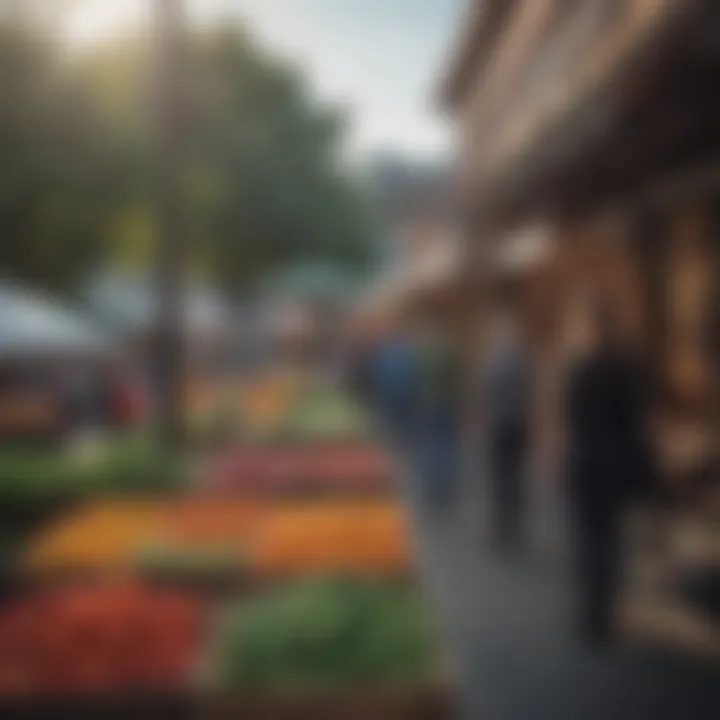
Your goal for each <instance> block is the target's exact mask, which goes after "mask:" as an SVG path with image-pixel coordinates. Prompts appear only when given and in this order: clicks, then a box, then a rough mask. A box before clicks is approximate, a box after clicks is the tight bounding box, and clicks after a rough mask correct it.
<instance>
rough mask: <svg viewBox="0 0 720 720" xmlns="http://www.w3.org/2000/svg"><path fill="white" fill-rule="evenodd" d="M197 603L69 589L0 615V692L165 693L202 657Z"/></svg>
mask: <svg viewBox="0 0 720 720" xmlns="http://www.w3.org/2000/svg"><path fill="white" fill-rule="evenodd" d="M200 619H201V616H200V612H199V607H198V604H197V602H196V601H194V600H192V599H190V598H188V597H186V596H183V595H178V594H170V593H160V592H157V591H150V590H147V589H143V588H141V587H139V586H135V585H127V586H117V587H103V588H92V589H87V588H79V587H77V588H68V589H61V590H56V591H53V592H51V593H49V594H47V595H40V596H37V597H35V598H33V599H30V600H25V601H23V602H19V603H18V604H17V605H15V606H13V607H10V608H8V609H5V610H3V611H2V613H0V692H2V693H3V694H6V695H7V694H30V693H32V694H37V693H45V694H48V693H51V694H64V693H76V692H89V691H92V692H103V691H104V692H107V691H118V690H129V689H143V690H147V689H167V688H172V687H177V686H179V685H180V684H182V683H184V682H186V681H187V680H188V676H189V673H190V671H191V670H192V669H193V665H194V663H195V660H196V658H197V656H198V652H199V641H200V630H201V627H200Z"/></svg>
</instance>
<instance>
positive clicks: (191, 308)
mask: <svg viewBox="0 0 720 720" xmlns="http://www.w3.org/2000/svg"><path fill="white" fill-rule="evenodd" d="M87 301H88V304H89V306H90V308H91V311H92V313H93V314H94V316H96V317H98V318H100V319H101V321H102V322H103V324H104V325H106V326H107V327H109V328H111V329H112V330H113V331H115V332H118V333H121V334H123V333H131V334H132V333H143V332H147V331H149V330H151V329H152V328H153V326H154V324H155V320H156V308H157V293H156V290H155V288H154V286H153V283H152V281H151V279H150V278H149V277H148V276H146V275H144V274H142V273H140V274H134V273H115V272H107V273H102V274H99V275H97V276H96V277H94V278H93V279H92V281H91V282H90V284H89V286H88V288H87ZM183 305H184V308H183V310H184V313H183V314H184V321H185V331H186V332H188V333H189V334H191V335H204V336H212V335H219V334H223V333H226V332H227V331H228V328H229V326H230V315H231V313H230V311H229V308H228V307H227V306H226V304H225V303H224V302H223V301H222V300H221V298H220V297H219V296H218V294H217V293H215V292H214V291H213V290H212V289H211V288H209V287H206V286H203V285H201V284H198V283H194V284H188V285H187V286H186V287H185V289H184V301H183Z"/></svg>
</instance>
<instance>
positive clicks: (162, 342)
mask: <svg viewBox="0 0 720 720" xmlns="http://www.w3.org/2000/svg"><path fill="white" fill-rule="evenodd" d="M151 1H152V2H153V3H154V6H153V10H154V30H155V32H154V38H153V39H154V42H153V49H154V56H155V93H154V96H155V109H156V115H155V119H156V123H155V127H156V149H157V166H156V170H157V176H156V203H157V204H156V209H157V247H156V259H155V273H156V277H155V282H156V293H157V316H156V331H155V333H154V339H155V347H154V348H153V351H154V357H155V377H154V383H155V390H156V413H157V414H156V421H157V427H158V432H159V434H160V436H161V439H162V440H163V441H164V442H165V443H166V444H167V445H169V446H171V447H177V446H178V445H179V444H180V443H181V442H182V437H183V425H184V423H183V416H184V376H185V372H184V355H185V353H184V340H183V317H184V309H183V281H182V276H183V272H184V267H183V266H184V254H185V253H184V250H185V221H184V202H183V192H182V187H183V171H184V167H183V165H184V163H183V155H184V149H185V137H184V135H185V126H186V122H185V115H186V98H185V94H184V91H183V84H184V82H185V77H186V74H185V71H184V67H183V62H184V59H185V55H184V49H183V46H184V33H183V29H184V22H183V20H184V18H183V12H184V8H183V0H151Z"/></svg>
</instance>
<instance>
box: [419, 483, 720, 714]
mask: <svg viewBox="0 0 720 720" xmlns="http://www.w3.org/2000/svg"><path fill="white" fill-rule="evenodd" d="M408 485H409V486H410V487H409V488H408V489H407V491H406V495H407V496H408V498H409V500H410V502H409V505H410V507H411V508H412V514H413V516H414V522H413V526H414V528H415V535H416V543H417V547H418V551H419V552H418V557H419V564H420V570H421V574H422V576H423V578H424V581H425V582H426V584H427V588H428V591H429V593H430V596H431V598H432V599H433V601H434V602H435V604H436V606H437V608H438V610H439V617H440V619H441V624H442V627H443V630H444V632H445V634H446V637H447V639H448V646H449V648H450V655H451V658H452V660H453V662H454V663H455V668H454V669H455V671H456V673H457V675H458V678H459V681H460V685H461V698H460V703H461V708H462V714H463V717H466V718H469V719H470V720H475V719H477V720H545V719H546V718H547V719H548V720H566V719H567V720H625V719H627V720H645V719H646V718H647V720H671V719H673V720H674V719H675V718H677V719H678V720H706V719H707V720H718V719H720V668H713V667H710V666H708V665H701V664H699V663H693V662H691V661H689V660H688V659H682V658H677V657H675V658H673V657H669V656H668V655H667V654H666V655H660V654H659V653H651V652H650V651H649V650H645V651H641V650H626V651H624V652H623V651H616V652H609V653H608V654H605V655H604V656H597V655H594V654H591V653H590V652H588V651H586V650H585V649H584V648H582V647H581V646H580V645H579V644H578V643H577V642H576V640H575V638H574V636H573V634H572V628H571V619H572V617H573V614H572V597H571V586H570V582H569V576H568V573H567V571H566V569H567V562H566V560H565V559H564V558H563V557H562V552H561V548H562V547H563V546H566V545H567V543H563V542H562V522H561V520H560V517H561V514H560V513H559V512H558V510H557V507H556V503H554V502H553V501H552V499H551V498H550V497H546V498H545V499H544V500H542V501H536V503H535V505H534V506H535V507H536V508H537V507H541V508H543V510H544V513H543V517H544V518H545V523H544V527H542V528H540V531H539V532H537V533H536V536H537V538H536V539H537V541H538V542H537V545H538V546H539V548H540V549H536V550H533V551H531V552H529V553H528V555H527V556H526V557H523V558H519V559H516V560H514V561H512V562H504V561H502V560H500V559H498V558H497V557H494V556H493V554H492V553H491V552H490V551H489V550H488V547H487V543H486V542H484V540H483V538H482V536H481V535H482V533H481V532H479V531H478V530H477V529H475V530H473V529H472V525H471V523H469V522H467V516H468V515H470V514H471V513H469V512H468V510H469V506H470V501H465V502H464V503H461V507H460V508H459V509H458V510H457V511H455V512H453V513H451V514H449V515H447V516H445V517H442V516H441V517H436V516H432V515H428V514H427V513H425V512H423V511H422V509H421V508H420V506H419V505H420V504H419V500H418V498H417V493H416V492H415V491H414V490H413V488H412V482H411V481H408ZM536 514H537V512H536Z"/></svg>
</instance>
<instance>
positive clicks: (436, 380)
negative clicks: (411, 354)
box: [415, 320, 462, 512]
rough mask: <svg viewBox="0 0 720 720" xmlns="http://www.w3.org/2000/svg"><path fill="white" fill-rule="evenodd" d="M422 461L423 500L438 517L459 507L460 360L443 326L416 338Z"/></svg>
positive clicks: (430, 325) (429, 326)
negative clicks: (457, 500)
mask: <svg viewBox="0 0 720 720" xmlns="http://www.w3.org/2000/svg"><path fill="white" fill-rule="evenodd" d="M415 348H416V354H417V360H416V362H417V374H418V380H417V387H418V389H417V398H418V399H417V422H418V424H419V430H418V457H419V461H420V474H421V477H422V490H423V498H424V501H425V503H426V506H427V507H428V508H430V509H431V510H433V511H435V512H442V511H445V510H447V509H449V508H450V507H451V506H452V504H453V503H454V501H455V499H456V496H457V490H458V484H459V475H460V466H461V447H462V442H461V434H462V422H461V407H462V405H461V359H460V352H459V349H458V347H457V345H456V343H455V342H454V340H453V338H452V337H451V335H450V334H449V332H447V330H446V329H444V328H442V327H441V326H440V324H439V322H435V321H434V320H426V321H424V322H423V323H422V325H421V326H420V327H419V328H418V329H417V332H416V335H415Z"/></svg>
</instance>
